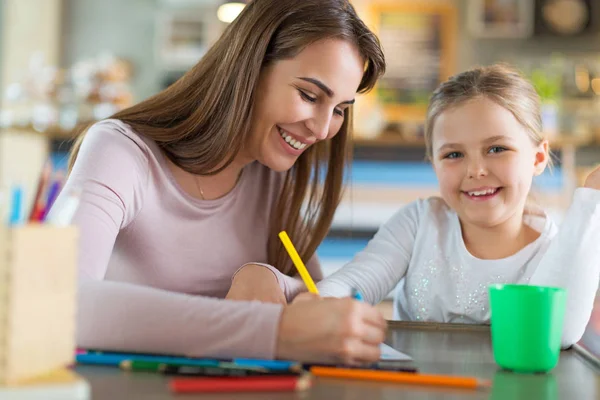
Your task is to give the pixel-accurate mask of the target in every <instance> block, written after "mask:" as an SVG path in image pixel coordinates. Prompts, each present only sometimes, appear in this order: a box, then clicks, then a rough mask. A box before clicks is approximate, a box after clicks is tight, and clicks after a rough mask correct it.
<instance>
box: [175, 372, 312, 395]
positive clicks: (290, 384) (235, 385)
mask: <svg viewBox="0 0 600 400" xmlns="http://www.w3.org/2000/svg"><path fill="white" fill-rule="evenodd" d="M311 385H312V380H311V377H310V375H309V374H304V375H302V376H249V377H241V378H198V379H196V378H174V379H171V381H170V382H169V387H170V389H171V391H173V392H175V393H219V392H222V393H226V392H295V391H302V390H306V389H308V388H310V386H311Z"/></svg>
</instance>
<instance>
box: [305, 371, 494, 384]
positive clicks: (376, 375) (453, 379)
mask: <svg viewBox="0 0 600 400" xmlns="http://www.w3.org/2000/svg"><path fill="white" fill-rule="evenodd" d="M310 372H311V373H312V374H313V375H315V376H321V377H327V378H347V379H361V380H371V381H383V382H395V383H408V384H417V385H434V386H452V387H457V388H463V389H477V388H486V387H490V385H491V383H490V381H487V380H484V379H477V378H471V377H462V376H446V375H424V374H414V373H406V372H393V371H380V370H364V369H345V368H330V367H312V368H311V369H310Z"/></svg>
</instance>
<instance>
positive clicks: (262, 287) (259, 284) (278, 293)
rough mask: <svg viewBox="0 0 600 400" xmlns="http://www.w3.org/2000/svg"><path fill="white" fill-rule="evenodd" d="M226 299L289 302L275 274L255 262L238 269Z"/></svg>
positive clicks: (276, 302)
mask: <svg viewBox="0 0 600 400" xmlns="http://www.w3.org/2000/svg"><path fill="white" fill-rule="evenodd" d="M225 299H226V300H246V301H250V300H258V301H262V302H264V303H275V304H284V305H285V304H287V301H286V298H285V294H284V293H283V291H282V290H281V287H279V283H278V282H277V278H276V277H275V274H274V273H273V272H271V271H269V269H268V268H265V267H263V266H261V265H255V264H248V265H246V266H245V267H244V268H242V269H241V270H240V271H238V273H237V274H236V275H235V277H234V278H233V282H231V287H230V288H229V292H228V293H227V296H225Z"/></svg>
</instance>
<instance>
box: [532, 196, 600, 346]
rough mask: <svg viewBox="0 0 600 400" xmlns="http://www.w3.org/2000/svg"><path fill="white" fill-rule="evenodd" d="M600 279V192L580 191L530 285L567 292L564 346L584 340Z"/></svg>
mask: <svg viewBox="0 0 600 400" xmlns="http://www.w3.org/2000/svg"><path fill="white" fill-rule="evenodd" d="M599 280H600V190H598V189H593V188H590V187H583V188H578V189H577V190H576V191H575V195H574V198H573V203H572V204H571V207H569V209H568V210H567V213H566V215H565V218H564V220H563V221H562V223H561V226H560V229H559V231H558V234H557V235H556V236H555V237H554V239H553V240H552V243H551V244H550V245H549V247H548V250H547V251H546V254H544V256H543V258H542V260H541V261H540V264H539V265H538V267H537V269H536V270H535V272H534V273H533V275H532V276H531V279H530V281H529V283H530V284H531V285H541V286H555V287H562V288H565V289H567V308H566V314H565V323H564V330H563V338H562V346H563V347H569V346H571V345H572V344H574V343H576V342H577V341H579V339H581V336H582V335H583V332H584V330H585V328H586V326H587V323H588V321H589V318H590V315H591V312H592V307H593V305H594V298H595V296H596V291H597V289H598V282H599Z"/></svg>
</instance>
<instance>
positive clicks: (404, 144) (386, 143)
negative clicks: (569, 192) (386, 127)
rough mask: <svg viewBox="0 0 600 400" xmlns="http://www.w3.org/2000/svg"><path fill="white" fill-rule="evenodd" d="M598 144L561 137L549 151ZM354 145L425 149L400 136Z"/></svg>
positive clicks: (359, 141)
mask: <svg viewBox="0 0 600 400" xmlns="http://www.w3.org/2000/svg"><path fill="white" fill-rule="evenodd" d="M596 144H598V141H597V140H595V139H594V138H592V137H578V136H571V135H562V136H559V137H556V138H553V139H550V149H551V150H552V149H562V148H565V147H568V146H574V147H578V146H591V145H596ZM354 145H355V146H358V147H401V148H417V149H420V148H425V141H424V140H422V139H415V140H406V139H403V138H402V137H401V136H394V135H382V136H378V137H376V138H373V139H367V138H362V137H356V138H355V139H354Z"/></svg>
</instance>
